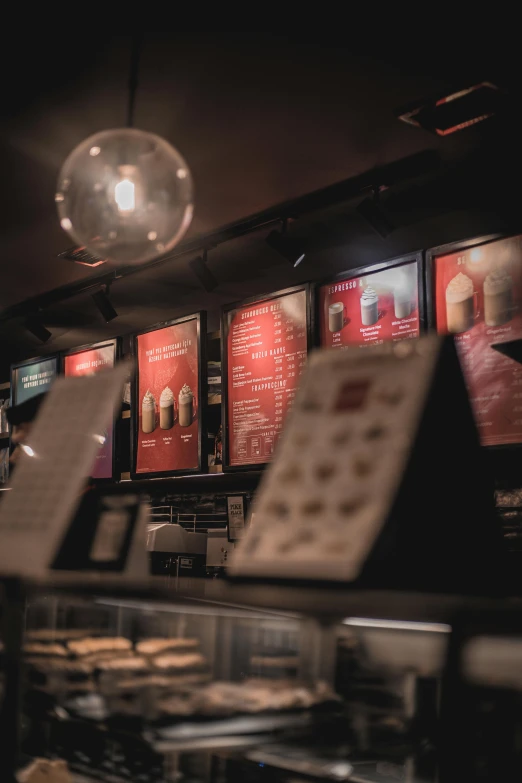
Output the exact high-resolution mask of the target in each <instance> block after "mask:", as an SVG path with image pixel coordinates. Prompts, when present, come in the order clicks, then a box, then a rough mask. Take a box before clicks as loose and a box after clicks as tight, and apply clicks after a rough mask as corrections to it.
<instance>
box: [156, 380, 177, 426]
mask: <svg viewBox="0 0 522 783" xmlns="http://www.w3.org/2000/svg"><path fill="white" fill-rule="evenodd" d="M159 409H160V427H161V429H162V430H170V428H171V427H173V426H174V394H173V393H172V389H169V387H168V386H165V388H164V389H163V391H162V392H161V395H160V404H159Z"/></svg>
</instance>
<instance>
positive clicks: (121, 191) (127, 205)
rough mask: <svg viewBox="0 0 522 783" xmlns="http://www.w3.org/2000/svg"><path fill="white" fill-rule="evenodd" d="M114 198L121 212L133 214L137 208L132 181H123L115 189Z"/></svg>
mask: <svg viewBox="0 0 522 783" xmlns="http://www.w3.org/2000/svg"><path fill="white" fill-rule="evenodd" d="M114 198H115V199H116V203H117V205H118V209H119V210H120V212H131V211H132V210H133V209H134V207H135V206H136V199H135V197H134V183H133V182H131V181H130V179H122V180H121V181H120V182H118V184H117V185H116V187H115V188H114Z"/></svg>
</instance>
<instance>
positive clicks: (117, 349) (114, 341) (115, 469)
mask: <svg viewBox="0 0 522 783" xmlns="http://www.w3.org/2000/svg"><path fill="white" fill-rule="evenodd" d="M107 346H112V347H113V351H114V364H116V362H117V361H118V359H119V358H120V357H121V338H120V337H111V338H109V339H107V340H100V341H99V342H97V343H87V344H86V345H80V346H78V347H77V348H71V349H69V350H68V351H63V352H62V353H61V354H60V374H61V375H65V359H66V358H67V357H68V356H75V355H76V354H78V353H83V352H84V351H95V350H97V349H98V348H105V347H107ZM119 434H120V428H119V427H118V426H117V418H115V420H114V423H113V431H112V476H111V477H110V478H91V481H92V482H93V483H94V484H113V483H114V482H116V481H118V480H119V478H120V475H119V459H118V454H119V445H120V444H119V441H120V438H119Z"/></svg>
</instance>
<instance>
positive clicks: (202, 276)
mask: <svg viewBox="0 0 522 783" xmlns="http://www.w3.org/2000/svg"><path fill="white" fill-rule="evenodd" d="M207 260H208V253H207V250H204V251H203V255H201V256H198V257H197V258H193V259H192V261H189V267H190V268H191V270H192V271H193V272H194V274H195V276H196V277H197V279H198V280H199V282H200V283H201V285H202V287H203V288H204V289H205V291H208V292H209V293H210V292H211V291H213V290H214V289H215V288H217V287H218V285H219V282H218V280H217V279H216V278H215V277H214V275H213V274H212V272H211V271H210V269H209V268H208V266H207Z"/></svg>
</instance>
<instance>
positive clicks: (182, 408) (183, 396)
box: [178, 383, 194, 427]
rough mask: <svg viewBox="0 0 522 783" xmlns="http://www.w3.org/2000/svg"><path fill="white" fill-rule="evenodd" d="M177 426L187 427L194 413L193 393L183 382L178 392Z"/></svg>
mask: <svg viewBox="0 0 522 783" xmlns="http://www.w3.org/2000/svg"><path fill="white" fill-rule="evenodd" d="M178 400H179V426H180V427H189V426H190V425H191V424H192V416H193V413H194V395H193V394H192V390H191V388H190V386H187V384H186V383H185V384H184V385H183V386H182V387H181V391H180V393H179V398H178Z"/></svg>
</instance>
